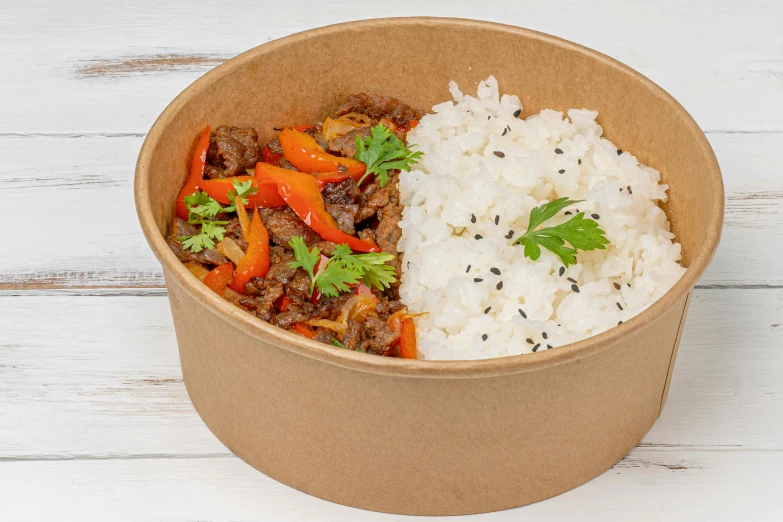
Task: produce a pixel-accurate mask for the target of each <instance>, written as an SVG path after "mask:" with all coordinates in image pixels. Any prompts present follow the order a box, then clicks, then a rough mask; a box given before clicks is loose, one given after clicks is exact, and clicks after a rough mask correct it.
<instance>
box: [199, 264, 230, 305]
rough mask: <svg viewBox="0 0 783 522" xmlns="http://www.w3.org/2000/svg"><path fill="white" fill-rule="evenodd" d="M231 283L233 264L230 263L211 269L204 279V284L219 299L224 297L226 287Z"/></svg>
mask: <svg viewBox="0 0 783 522" xmlns="http://www.w3.org/2000/svg"><path fill="white" fill-rule="evenodd" d="M233 282H234V263H232V262H231V261H229V262H228V263H223V264H222V265H218V266H217V267H215V268H213V269H212V270H211V271H210V272H209V273H208V274H207V276H206V277H205V278H204V284H205V285H207V287H208V288H209V289H210V290H212V291H213V292H215V293H216V294H218V295H219V296H220V297H225V295H226V287H227V286H228V285H230V284H231V283H233Z"/></svg>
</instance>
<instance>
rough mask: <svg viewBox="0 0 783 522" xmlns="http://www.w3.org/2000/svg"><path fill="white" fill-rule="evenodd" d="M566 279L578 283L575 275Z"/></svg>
mask: <svg viewBox="0 0 783 522" xmlns="http://www.w3.org/2000/svg"><path fill="white" fill-rule="evenodd" d="M566 279H567V280H568V281H571V282H572V283H576V279H574V278H573V277H568V278H566Z"/></svg>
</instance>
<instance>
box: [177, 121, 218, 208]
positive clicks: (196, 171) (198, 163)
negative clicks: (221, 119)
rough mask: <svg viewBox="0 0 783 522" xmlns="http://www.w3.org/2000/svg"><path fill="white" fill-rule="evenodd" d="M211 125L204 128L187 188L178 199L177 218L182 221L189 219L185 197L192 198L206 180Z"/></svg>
mask: <svg viewBox="0 0 783 522" xmlns="http://www.w3.org/2000/svg"><path fill="white" fill-rule="evenodd" d="M209 133H210V128H209V125H207V126H206V127H204V130H203V131H202V132H201V137H200V138H199V139H198V144H197V145H196V150H195V152H193V161H191V163H190V175H189V176H188V179H187V181H185V186H183V187H182V190H180V191H179V197H178V198H177V217H178V218H180V219H188V207H187V206H185V196H190V195H191V194H193V193H194V192H195V191H196V190H198V186H199V184H200V183H201V181H202V180H203V179H204V168H205V167H206V164H207V149H208V148H209Z"/></svg>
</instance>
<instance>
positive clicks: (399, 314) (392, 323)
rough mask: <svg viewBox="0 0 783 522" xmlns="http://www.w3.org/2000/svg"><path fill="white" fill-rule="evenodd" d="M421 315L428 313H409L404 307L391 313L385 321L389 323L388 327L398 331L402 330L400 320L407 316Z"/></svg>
mask: <svg viewBox="0 0 783 522" xmlns="http://www.w3.org/2000/svg"><path fill="white" fill-rule="evenodd" d="M423 315H428V313H427V312H421V313H418V314H412V313H409V312H408V310H407V309H406V308H403V309H402V310H398V311H396V312H394V313H393V314H391V315H390V316H389V319H388V321H386V323H387V324H388V325H389V328H391V329H392V330H393V331H395V332H397V333H399V332H400V330H402V322H403V321H404V320H405V319H407V318H408V317H421V316H423Z"/></svg>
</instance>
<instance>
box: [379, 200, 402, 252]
mask: <svg viewBox="0 0 783 522" xmlns="http://www.w3.org/2000/svg"><path fill="white" fill-rule="evenodd" d="M401 218H402V205H395V204H394V203H389V204H388V205H386V206H385V207H383V208H381V209H380V210H379V211H378V220H379V223H378V228H376V229H375V241H376V242H377V243H378V246H379V247H381V250H383V251H384V252H388V253H389V254H394V255H397V242H398V241H399V240H400V236H401V235H402V230H400V227H399V225H398V223H399V222H400V219H401Z"/></svg>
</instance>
